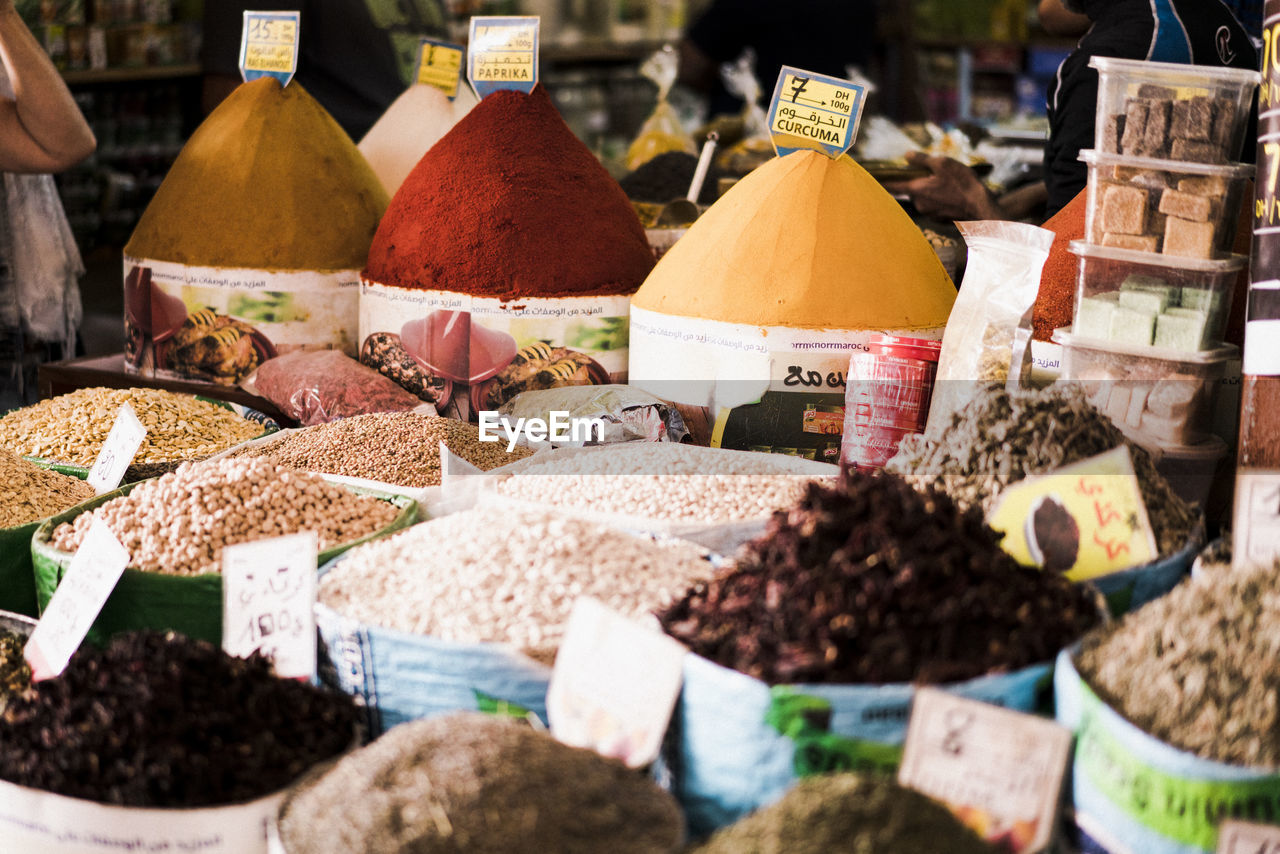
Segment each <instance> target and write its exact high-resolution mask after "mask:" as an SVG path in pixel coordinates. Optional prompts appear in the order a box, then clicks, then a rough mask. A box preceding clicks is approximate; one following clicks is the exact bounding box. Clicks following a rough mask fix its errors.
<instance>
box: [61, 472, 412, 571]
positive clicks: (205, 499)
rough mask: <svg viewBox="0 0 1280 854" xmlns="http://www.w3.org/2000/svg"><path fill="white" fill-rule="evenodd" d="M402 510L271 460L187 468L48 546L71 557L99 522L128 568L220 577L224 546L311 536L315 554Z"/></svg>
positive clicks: (68, 529)
mask: <svg viewBox="0 0 1280 854" xmlns="http://www.w3.org/2000/svg"><path fill="white" fill-rule="evenodd" d="M398 514H399V509H398V508H397V507H396V506H395V505H394V504H391V503H390V502H387V501H382V500H380V499H377V498H374V497H372V496H367V495H357V494H356V493H354V492H352V491H351V490H349V489H346V488H344V487H341V486H337V485H334V484H331V483H326V482H325V481H324V480H322V479H321V478H320V477H319V476H318V475H313V474H307V473H305V472H300V471H295V470H293V469H290V468H286V467H285V466H281V465H277V464H275V463H273V462H271V461H269V460H234V459H225V458H224V459H220V460H209V461H205V462H201V463H184V464H183V465H182V466H180V467H179V468H178V470H177V471H175V472H170V473H169V474H166V475H164V476H162V477H159V478H156V479H155V480H149V481H144V482H143V483H140V484H138V486H136V487H135V488H134V489H133V491H132V492H130V493H129V494H128V495H123V496H120V497H119V498H113V499H111V500H110V501H108V502H106V503H105V504H102V505H100V506H98V507H96V508H94V509H93V511H92V512H89V513H81V514H80V515H79V516H76V517H75V519H73V520H71V521H70V522H64V523H62V524H61V525H59V526H58V527H57V528H55V529H54V531H53V537H52V545H53V547H54V548H57V549H61V550H63V551H75V550H76V549H78V548H79V547H80V543H81V542H82V541H83V540H84V537H85V536H86V535H87V534H88V533H89V528H90V526H91V525H92V524H93V520H94V519H102V520H103V521H104V522H106V523H107V527H109V528H110V529H111V532H112V533H113V534H115V535H116V538H117V539H118V540H120V543H121V545H123V546H124V547H125V548H126V549H128V551H129V565H130V566H132V567H135V568H137V569H141V570H144V571H148V572H163V573H167V574H170V575H200V574H202V573H206V572H218V571H220V569H221V566H222V549H223V547H224V546H229V545H234V544H236V543H244V542H249V541H251V540H260V539H266V538H268V537H279V536H284V535H285V534H295V533H298V532H299V531H315V532H316V534H317V535H318V537H319V540H320V550H321V551H324V550H325V549H329V548H332V547H334V546H338V545H341V544H343V543H349V542H351V541H352V540H358V539H360V538H361V537H365V536H368V535H370V534H373V533H375V532H377V531H378V530H380V529H382V528H385V527H386V526H387V525H390V524H391V523H392V521H394V520H395V518H396V516H397V515H398Z"/></svg>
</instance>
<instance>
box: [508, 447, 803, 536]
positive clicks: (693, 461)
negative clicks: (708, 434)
mask: <svg viewBox="0 0 1280 854" xmlns="http://www.w3.org/2000/svg"><path fill="white" fill-rule="evenodd" d="M546 457H547V459H545V460H543V459H541V458H535V459H533V460H530V461H529V462H527V463H522V464H521V465H520V468H519V470H518V473H513V474H511V475H510V476H507V477H503V478H502V479H501V480H499V481H498V483H497V484H496V485H495V488H496V489H497V491H498V492H499V493H501V494H502V495H506V496H509V497H511V498H517V499H521V500H524V501H530V502H536V503H538V504H547V503H551V504H556V505H559V506H561V507H572V508H575V509H578V510H584V511H591V512H598V513H607V514H621V515H626V516H641V517H644V518H647V519H661V520H666V521H671V522H736V521H743V520H747V519H760V518H762V517H765V516H768V515H769V514H770V513H772V512H773V511H775V510H780V509H782V508H784V507H788V506H790V505H792V504H794V503H795V502H796V499H798V498H799V497H800V494H801V493H802V492H803V491H804V487H805V485H806V484H807V483H809V482H810V481H812V480H813V477H812V476H811V475H798V474H795V473H794V472H795V468H794V465H793V464H791V463H790V462H789V461H788V459H787V458H785V457H771V455H767V454H752V453H746V452H742V451H728V450H721V449H719V448H701V447H697V446H694V445H680V444H675V443H671V442H629V443H627V444H624V445H611V446H607V447H604V448H593V449H588V450H583V451H573V452H570V453H564V452H557V453H554V454H548V455H546Z"/></svg>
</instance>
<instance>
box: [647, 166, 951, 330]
mask: <svg viewBox="0 0 1280 854" xmlns="http://www.w3.org/2000/svg"><path fill="white" fill-rule="evenodd" d="M955 296H956V289H955V286H954V285H953V284H952V283H951V279H950V278H948V277H947V274H946V271H945V270H943V268H942V264H941V262H940V261H939V260H938V256H937V255H936V254H935V253H934V251H933V249H932V248H931V247H930V246H929V242H928V241H927V240H926V239H925V237H924V235H923V234H922V233H921V232H920V229H919V228H917V227H916V225H915V224H914V223H913V222H912V221H911V218H910V217H908V216H907V214H906V213H905V212H904V211H903V210H902V208H901V206H899V204H898V203H897V202H896V201H894V200H893V197H892V196H890V195H889V194H888V193H887V192H885V190H884V189H883V188H882V187H881V186H880V185H879V183H877V182H876V180H875V179H874V178H872V177H871V176H870V175H869V174H868V173H867V172H866V170H865V169H863V168H862V167H861V166H859V165H857V164H856V163H854V162H853V161H852V160H850V159H849V158H847V157H842V158H840V159H839V160H832V159H830V158H829V157H826V156H824V155H822V154H819V153H818V152H814V151H802V152H796V153H793V154H788V155H787V156H785V157H777V158H774V159H773V160H770V161H769V162H768V163H765V164H764V165H763V166H761V167H760V168H758V169H756V170H755V171H754V172H752V173H751V174H750V175H748V176H747V177H746V178H744V179H743V180H741V181H739V182H738V183H737V184H736V185H734V187H733V189H731V190H730V191H729V192H728V193H726V194H725V195H724V197H723V198H721V199H720V200H719V201H718V202H716V203H715V204H714V205H712V206H711V208H710V209H709V210H708V211H707V212H706V213H705V214H703V215H702V217H700V218H699V219H698V221H697V222H695V223H694V224H693V226H692V227H691V228H690V229H689V233H688V234H686V235H685V236H684V237H682V238H681V239H680V241H679V242H678V243H676V245H675V246H674V247H672V248H671V250H670V251H669V252H668V253H667V254H666V255H664V256H663V258H662V260H661V261H659V262H658V265H657V267H655V268H654V270H653V272H652V273H650V274H649V277H648V278H647V279H646V280H645V282H644V284H643V285H642V286H641V287H640V290H639V291H637V292H636V295H635V296H634V297H633V298H632V305H635V306H638V307H640V308H643V309H648V310H651V311H657V312H662V313H664V314H673V315H680V316H684V317H701V318H706V319H708V320H717V321H721V322H725V323H744V324H751V325H758V326H787V327H801V328H815V329H821V328H826V329H902V330H907V329H926V328H931V327H941V326H945V325H946V322H947V316H948V314H950V312H951V305H952V303H953V302H955Z"/></svg>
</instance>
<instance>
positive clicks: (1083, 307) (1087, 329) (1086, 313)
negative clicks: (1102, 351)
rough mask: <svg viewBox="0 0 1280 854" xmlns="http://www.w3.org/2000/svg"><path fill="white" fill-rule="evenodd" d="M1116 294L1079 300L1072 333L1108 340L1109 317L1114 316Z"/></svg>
mask: <svg viewBox="0 0 1280 854" xmlns="http://www.w3.org/2000/svg"><path fill="white" fill-rule="evenodd" d="M1118 296H1119V295H1118V294H1114V293H1111V294H1098V295H1096V296H1091V297H1085V298H1084V299H1082V300H1080V305H1079V306H1078V307H1077V309H1076V320H1075V326H1074V327H1073V328H1072V330H1071V331H1072V332H1073V333H1074V334H1076V335H1080V336H1082V337H1084V338H1108V337H1110V335H1111V315H1113V314H1115V311H1116V306H1117V305H1118V304H1119V303H1118V299H1117V298H1118Z"/></svg>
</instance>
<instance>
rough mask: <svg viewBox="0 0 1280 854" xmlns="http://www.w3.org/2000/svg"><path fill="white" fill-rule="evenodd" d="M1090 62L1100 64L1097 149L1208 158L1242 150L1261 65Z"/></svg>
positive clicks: (1229, 156)
mask: <svg viewBox="0 0 1280 854" xmlns="http://www.w3.org/2000/svg"><path fill="white" fill-rule="evenodd" d="M1089 65H1090V67H1092V68H1096V69H1098V113H1097V122H1096V129H1095V131H1094V147H1095V148H1096V149H1097V150H1098V151H1105V152H1107V153H1109V154H1127V155H1131V156H1139V157H1163V158H1171V159H1174V160H1193V161H1199V162H1204V163H1213V162H1216V163H1225V162H1227V161H1228V160H1236V159H1238V158H1239V156H1240V150H1241V148H1242V146H1243V143H1244V135H1245V129H1246V126H1247V125H1248V121H1249V110H1250V107H1251V105H1252V102H1253V92H1254V90H1255V89H1256V88H1257V86H1258V81H1259V79H1260V77H1261V75H1259V74H1258V72H1257V71H1253V70H1251V69H1244V68H1215V67H1211V66H1204V65H1183V64H1180V63H1168V62H1144V61H1139V60H1132V59H1115V58H1113V57H1104V56H1095V57H1093V58H1092V59H1090V60H1089Z"/></svg>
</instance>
